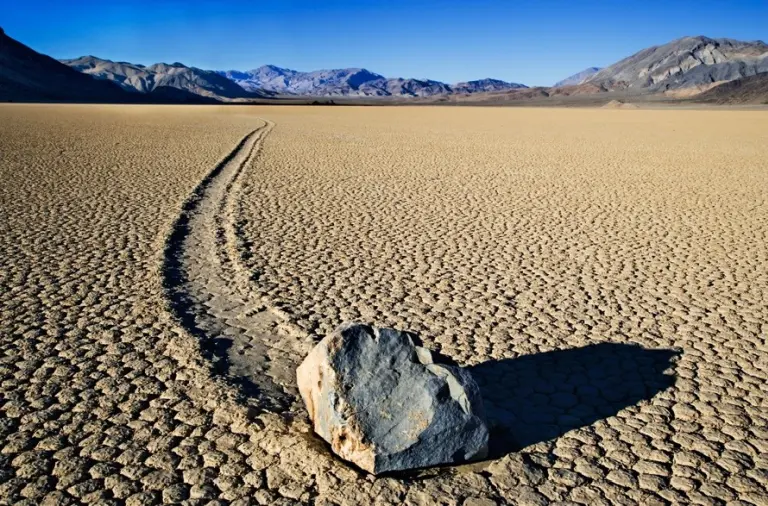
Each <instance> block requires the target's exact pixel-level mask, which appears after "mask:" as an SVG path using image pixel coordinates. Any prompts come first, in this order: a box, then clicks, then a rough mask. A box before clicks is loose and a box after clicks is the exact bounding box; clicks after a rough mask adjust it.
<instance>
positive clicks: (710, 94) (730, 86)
mask: <svg viewBox="0 0 768 506" xmlns="http://www.w3.org/2000/svg"><path fill="white" fill-rule="evenodd" d="M695 100H696V101H697V102H698V101H701V102H713V103H718V104H768V72H763V73H760V74H755V75H753V76H749V77H742V78H740V79H734V80H733V81H729V82H727V83H723V84H721V85H719V86H715V87H714V88H712V89H710V90H709V91H705V92H704V93H701V94H699V95H696V97H695Z"/></svg>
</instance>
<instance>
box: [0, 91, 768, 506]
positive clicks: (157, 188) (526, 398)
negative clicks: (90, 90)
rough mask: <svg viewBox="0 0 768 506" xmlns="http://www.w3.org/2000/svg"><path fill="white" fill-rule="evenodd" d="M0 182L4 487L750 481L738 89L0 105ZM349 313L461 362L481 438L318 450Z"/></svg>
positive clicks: (754, 415)
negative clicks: (324, 385) (386, 458)
mask: <svg viewBox="0 0 768 506" xmlns="http://www.w3.org/2000/svg"><path fill="white" fill-rule="evenodd" d="M0 178H2V179H1V181H2V183H0V232H1V233H0V350H2V353H1V354H0V502H4V503H14V504H23V503H24V502H25V501H26V503H27V504H65V503H68V502H70V503H79V502H98V503H101V504H109V503H115V504H121V503H127V504H154V503H158V502H167V503H177V502H181V501H184V500H190V502H191V503H195V504H224V503H230V502H232V503H235V502H237V503H238V504H249V503H254V504H296V503H314V504H329V505H330V504H345V505H347V504H348V505H357V504H373V503H376V504H392V503H405V504H424V505H428V504H444V505H457V506H458V505H467V506H481V505H491V504H547V503H552V502H570V503H579V504H608V503H619V504H667V503H673V504H677V503H700V504H725V503H728V504H755V505H760V504H766V503H767V502H768V493H766V488H768V381H767V380H768V347H767V344H768V343H767V342H766V339H767V337H766V335H767V334H768V202H766V200H767V199H768V114H765V113H764V112H749V111H728V110H707V111H695V110H690V111H689V110H686V111H672V110H598V109H523V108H520V109H517V108H515V109H494V108H471V109H470V108H438V107H433V108H426V107H418V108H411V107H398V108H374V107H283V108H276V107H257V106H251V107H247V106H229V107H213V106H201V107H176V106H73V105H4V106H2V107H0ZM345 320H363V321H367V322H372V323H376V324H379V325H391V326H396V327H398V328H402V329H409V330H414V331H417V332H419V333H420V335H421V338H422V339H423V341H424V342H425V343H426V345H427V346H429V347H431V348H432V349H435V350H438V351H440V352H442V353H443V354H446V355H448V356H450V357H452V358H454V359H455V360H457V361H458V362H459V363H461V364H462V365H466V366H468V367H470V368H471V370H472V373H473V375H474V376H475V378H476V379H477V380H478V383H480V385H481V388H482V389H483V396H484V399H485V404H486V409H487V411H488V417H489V421H490V423H491V424H492V430H493V436H492V440H491V451H492V458H491V459H489V460H488V461H486V462H481V463H476V464H471V465H464V466H458V467H450V468H442V469H431V470H425V471H421V472H417V473H410V474H406V475H402V476H388V477H380V478H373V477H371V476H366V475H365V474H364V473H362V472H359V471H357V470H355V469H353V468H351V467H348V466H347V465H345V464H344V463H342V462H340V461H338V460H336V459H335V458H333V457H332V456H330V455H329V453H328V451H327V449H326V447H325V446H324V445H323V444H321V443H320V442H319V441H318V440H317V439H315V437H313V436H312V435H311V429H310V426H309V423H308V420H307V419H306V414H305V411H304V409H303V406H302V405H301V403H300V402H299V401H298V400H297V396H296V390H295V384H294V383H295V381H294V377H293V374H294V369H295V367H296V366H297V365H298V363H299V362H300V361H301V359H302V358H303V356H304V355H305V354H306V353H307V351H308V350H309V349H310V348H311V346H312V343H313V342H315V341H316V340H318V339H320V338H322V336H324V335H325V334H326V333H328V332H329V331H330V330H332V329H333V328H334V327H335V326H336V325H338V324H339V323H341V322H342V321H345ZM211 501H212V502H211Z"/></svg>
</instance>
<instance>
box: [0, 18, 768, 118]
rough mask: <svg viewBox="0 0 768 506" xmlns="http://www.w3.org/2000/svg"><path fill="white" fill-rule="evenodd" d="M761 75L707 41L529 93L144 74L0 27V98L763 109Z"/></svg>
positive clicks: (754, 56)
mask: <svg viewBox="0 0 768 506" xmlns="http://www.w3.org/2000/svg"><path fill="white" fill-rule="evenodd" d="M763 73H768V44H765V43H764V42H762V41H751V42H744V41H737V40H733V39H724V38H720V39H713V38H709V37H704V36H696V37H683V38H681V39H677V40H674V41H672V42H669V43H667V44H663V45H660V46H653V47H650V48H647V49H643V50H641V51H639V52H637V53H635V54H633V55H631V56H629V57H627V58H624V59H622V60H620V61H618V62H616V63H614V64H613V65H610V66H608V67H605V68H602V69H601V68H598V67H590V68H588V69H586V70H584V71H582V72H579V73H578V74H574V75H573V76H570V77H568V78H566V79H564V80H562V81H560V82H558V83H556V84H555V86H553V87H551V88H547V87H534V88H528V87H527V86H525V85H523V84H519V83H512V82H506V81H502V80H498V79H490V78H488V79H480V80H476V81H466V82H460V83H455V84H447V83H444V82H440V81H436V80H432V79H414V78H386V77H384V76H383V75H381V74H377V73H375V72H371V71H370V70H367V69H364V68H345V69H333V70H316V71H310V72H301V71H297V70H292V69H287V68H281V67H278V66H275V65H264V66H262V67H258V68H256V69H254V70H249V71H238V70H228V71H212V70H204V69H199V68H196V67H189V66H186V65H184V64H182V63H178V62H177V63H171V64H167V63H156V64H154V65H149V66H145V65H141V64H134V63H129V62H115V61H111V60H106V59H102V58H98V57H95V56H83V57H80V58H75V59H68V60H61V61H57V60H54V59H53V58H50V57H48V56H46V55H43V54H40V53H37V52H35V51H34V50H32V49H30V48H29V47H27V46H25V45H24V44H22V43H20V42H18V41H16V40H14V39H12V38H10V37H8V36H7V35H6V34H5V33H4V32H3V31H2V29H0V100H23V101H90V102H149V103H157V102H171V103H180V102H181V103H206V102H216V101H243V102H248V101H253V100H254V99H259V100H270V99H282V98H286V97H351V98H358V99H359V98H366V99H368V98H370V99H377V98H381V99H386V98H387V97H389V98H399V99H403V98H433V99H439V101H442V100H448V99H450V100H451V101H470V102H481V101H482V100H483V97H485V96H488V97H492V98H493V99H494V100H496V99H498V98H499V97H509V100H515V101H520V100H540V99H542V98H549V97H561V98H562V97H570V96H572V95H585V94H599V93H603V92H625V93H631V94H633V95H637V94H640V95H645V94H658V93H664V94H667V95H671V96H673V97H686V96H692V95H695V94H699V93H701V92H704V91H706V90H709V89H711V88H715V87H717V86H719V85H722V84H723V83H729V82H734V81H739V80H744V83H745V84H744V86H742V85H734V86H731V87H726V88H723V90H721V92H719V94H716V96H717V100H718V101H719V102H732V101H733V100H732V99H731V98H728V97H729V96H730V95H728V93H730V94H737V95H738V94H742V93H746V90H749V97H750V98H749V100H750V101H754V100H758V101H759V100H760V98H759V96H760V93H762V91H761V90H764V87H763V85H762V83H763V81H762V80H761V79H762V78H760V79H754V80H746V79H747V78H749V77H751V76H755V75H762V74H763ZM728 90H730V91H728ZM723 94H726V95H727V96H724V95H723ZM713 96H714V95H713ZM441 97H444V98H441ZM756 97H757V98H756ZM766 98H768V97H766ZM745 100H746V99H745ZM503 101H507V99H506V98H505V99H503Z"/></svg>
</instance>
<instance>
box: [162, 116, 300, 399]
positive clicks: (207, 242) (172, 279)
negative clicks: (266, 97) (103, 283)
mask: <svg viewBox="0 0 768 506" xmlns="http://www.w3.org/2000/svg"><path fill="white" fill-rule="evenodd" d="M270 128H271V124H270V123H266V124H265V125H264V126H263V127H260V128H258V129H256V130H254V131H252V132H250V133H249V134H248V135H246V136H245V137H243V139H241V140H240V142H239V143H238V144H237V145H236V146H235V148H234V149H233V150H232V151H231V152H230V153H229V154H227V155H226V156H225V157H224V158H223V159H222V160H221V161H220V162H219V163H218V164H217V165H216V167H214V169H213V170H212V171H211V172H210V173H209V174H208V175H207V176H206V177H205V178H204V179H203V180H202V181H201V182H200V184H199V185H198V186H197V187H196V188H195V190H194V191H193V192H192V194H191V195H190V197H189V198H188V199H187V201H186V202H185V203H184V205H183V206H182V209H181V213H180V214H179V217H178V218H177V219H176V222H175V223H174V224H173V227H172V229H171V232H170V234H169V235H168V237H167V239H166V244H165V248H164V261H163V269H162V276H163V285H164V288H165V291H166V296H167V298H168V301H169V306H170V309H171V311H172V313H173V315H174V316H175V317H176V319H177V321H178V322H179V324H180V325H181V326H182V327H183V328H184V329H185V330H186V331H187V332H189V333H190V334H191V335H193V336H195V337H197V338H198V339H199V341H200V344H201V350H202V353H203V355H204V357H205V358H206V359H207V360H209V361H210V362H211V363H212V365H213V369H214V371H215V372H217V373H218V374H222V375H224V376H226V377H227V378H228V379H230V380H231V381H232V382H234V383H236V384H238V385H239V386H240V387H241V389H242V390H243V392H244V393H245V394H246V395H247V396H249V398H250V399H251V400H252V401H253V403H254V404H255V405H256V407H258V408H261V409H267V410H271V411H284V410H286V409H287V408H288V407H289V406H291V404H293V402H294V401H295V399H294V398H293V397H294V395H293V393H294V392H293V391H292V390H293V388H292V383H293V378H292V371H293V362H295V360H296V357H295V356H294V354H292V353H290V351H287V352H286V351H284V350H282V349H280V346H281V343H280V340H281V337H282V339H283V340H285V339H286V338H288V337H289V336H278V335H277V333H276V325H277V324H278V323H280V322H279V320H280V318H279V315H276V314H274V313H273V312H272V311H270V309H269V308H268V307H266V305H265V304H264V303H263V302H262V301H261V300H260V298H259V297H258V295H257V294H255V292H254V291H253V290H252V289H251V287H250V286H249V277H248V275H247V272H245V271H244V270H243V269H242V266H241V265H240V262H239V260H238V254H239V252H238V250H237V245H236V244H233V242H232V241H233V240H232V237H233V235H234V232H233V229H234V224H233V223H232V222H233V219H234V218H233V216H232V211H231V207H232V206H231V204H230V200H231V199H232V198H235V197H236V195H235V196H233V188H234V187H235V185H236V182H237V179H238V177H239V175H240V174H241V172H242V171H243V169H244V168H245V167H246V166H247V165H248V164H249V163H250V162H251V161H252V160H253V159H254V157H255V156H256V154H257V153H258V151H259V148H260V145H261V142H262V140H263V139H264V137H265V136H266V134H267V133H268V132H269V130H270ZM235 193H236V192H235Z"/></svg>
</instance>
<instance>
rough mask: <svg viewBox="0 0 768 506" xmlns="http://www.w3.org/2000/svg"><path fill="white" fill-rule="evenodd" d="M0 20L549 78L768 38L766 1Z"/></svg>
mask: <svg viewBox="0 0 768 506" xmlns="http://www.w3.org/2000/svg"><path fill="white" fill-rule="evenodd" d="M0 2H1V3H2V4H3V5H2V7H0V26H2V27H3V28H4V29H5V31H6V32H7V33H8V35H10V36H11V37H13V38H15V39H17V40H19V41H21V42H23V43H24V44H27V45H28V46H31V47H32V48H33V49H35V50H37V51H39V52H42V53H45V54H48V55H51V56H53V57H55V58H73V57H76V56H82V55H86V54H92V55H95V56H99V57H102V58H108V59H111V60H120V61H130V62H133V63H143V64H151V63H156V62H159V61H163V62H167V63H171V62H174V61H179V62H182V63H184V64H187V65H192V66H196V67H200V68H205V69H215V70H219V69H225V70H229V69H237V70H247V69H251V68H255V67H258V66H260V65H262V64H265V63H272V64H275V65H279V66H282V67H289V68H294V69H297V70H315V69H320V68H340V67H365V68H368V69H369V70H371V71H374V72H378V73H380V74H384V75H385V76H387V77H419V78H425V77H428V78H432V79H438V80H441V81H446V82H456V81H461V80H470V79H480V78H483V77H494V78H498V79H504V80H508V81H515V82H521V83H524V84H528V85H551V84H552V83H554V82H555V81H557V80H560V79H562V78H564V77H566V76H568V75H570V74H573V73H575V72H578V71H580V70H582V69H584V68H586V67H591V66H599V67H602V66H606V65H609V64H611V63H613V62H615V61H617V60H619V59H621V58H623V57H625V56H629V55H630V54H632V53H634V52H636V51H638V50H640V49H643V48H645V47H648V46H651V45H657V44H662V43H665V42H668V41H670V40H672V39H676V38H679V37H682V36H685V35H707V36H710V37H730V38H734V39H741V40H755V39H761V40H766V39H768V0H749V1H748V0H722V1H711V0H698V1H696V2H691V1H690V0H689V1H678V0H666V1H657V0H645V1H641V2H636V1H631V0H627V1H611V0H604V1H578V0H570V1H558V0H551V1H546V0H540V1H528V0H515V1H501V0H463V1H452V0H445V1H439V0H432V1H423V0H409V1H401V0H388V1H379V0H376V1H374V0H370V1H366V0H358V1H351V0H330V1H322V0H318V1H303V0H295V1H291V0H272V1H264V0H248V1H241V0H233V1H224V0H222V1H213V0H153V1H144V0H132V1H129V0H111V1H104V0H99V1H94V0H72V1H65V0H48V1H36V0H0Z"/></svg>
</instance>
